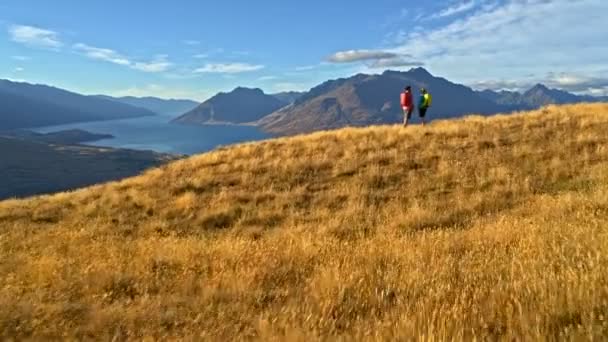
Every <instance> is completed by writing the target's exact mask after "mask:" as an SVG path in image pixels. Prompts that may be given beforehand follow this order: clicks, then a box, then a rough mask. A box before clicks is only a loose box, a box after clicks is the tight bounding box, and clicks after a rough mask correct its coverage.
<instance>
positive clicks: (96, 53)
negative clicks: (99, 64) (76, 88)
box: [73, 43, 131, 66]
mask: <svg viewBox="0 0 608 342" xmlns="http://www.w3.org/2000/svg"><path fill="white" fill-rule="evenodd" d="M73 48H74V49H75V50H76V51H78V52H81V53H83V54H84V55H85V56H87V57H89V58H91V59H96V60H100V61H104V62H110V63H114V64H118V65H127V66H130V65H131V61H130V60H129V59H127V58H126V57H123V56H122V55H120V54H119V53H118V52H116V51H114V50H111V49H104V48H98V47H94V46H89V45H86V44H82V43H78V44H74V46H73Z"/></svg>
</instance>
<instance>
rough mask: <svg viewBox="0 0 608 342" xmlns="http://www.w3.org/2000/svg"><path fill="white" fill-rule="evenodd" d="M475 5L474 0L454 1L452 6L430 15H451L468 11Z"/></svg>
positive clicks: (441, 16)
mask: <svg viewBox="0 0 608 342" xmlns="http://www.w3.org/2000/svg"><path fill="white" fill-rule="evenodd" d="M475 6H477V3H476V1H475V0H472V1H464V2H460V3H456V4H453V5H452V6H449V7H447V8H445V9H443V10H442V11H440V12H439V13H437V14H436V15H434V16H432V17H433V18H445V17H451V16H453V15H456V14H461V13H464V12H468V11H470V10H472V9H473V8H475Z"/></svg>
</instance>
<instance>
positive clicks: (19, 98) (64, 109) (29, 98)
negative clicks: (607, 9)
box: [0, 67, 608, 135]
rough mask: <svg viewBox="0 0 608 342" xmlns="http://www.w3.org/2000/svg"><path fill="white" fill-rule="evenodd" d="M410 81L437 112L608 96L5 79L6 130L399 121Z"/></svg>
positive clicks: (416, 72)
mask: <svg viewBox="0 0 608 342" xmlns="http://www.w3.org/2000/svg"><path fill="white" fill-rule="evenodd" d="M406 85H411V86H412V87H413V89H414V96H415V98H417V97H418V95H419V94H418V91H419V89H420V88H421V87H425V88H427V89H429V91H430V93H431V94H432V95H433V106H432V108H431V110H430V111H429V117H430V119H442V118H453V117H459V116H462V115H466V114H482V115H490V114H495V113H503V112H510V111H517V110H529V109H535V108H539V107H541V106H545V105H548V104H567V103H577V102H597V101H608V98H598V97H592V96H579V95H575V94H571V93H568V92H566V91H563V90H558V89H549V88H548V87H546V86H544V85H542V84H537V85H535V86H534V87H532V88H531V89H529V90H527V91H525V92H523V93H519V92H512V91H493V90H481V91H476V90H473V89H471V88H469V87H467V86H464V85H461V84H457V83H453V82H450V81H449V80H446V79H445V78H441V77H436V76H434V75H432V74H431V73H429V72H428V71H427V70H425V69H424V68H420V67H419V68H413V69H410V70H409V71H405V72H399V71H390V70H389V71H386V72H384V73H382V74H376V75H366V74H357V75H354V76H352V77H348V78H340V79H335V80H330V81H327V82H324V83H322V84H320V85H318V86H316V87H314V88H312V89H310V90H309V91H307V92H283V93H277V94H266V93H264V92H263V91H262V90H261V89H250V88H244V87H237V88H236V89H234V90H233V91H231V92H227V93H224V92H222V93H219V94H217V95H215V96H213V97H212V98H210V99H209V100H207V101H205V102H203V103H201V104H198V103H197V102H195V101H191V100H165V99H160V98H154V97H142V98H137V97H109V96H104V95H97V96H85V95H80V94H76V93H73V92H70V91H66V90H62V89H58V88H55V87H50V86H46V85H38V84H36V85H34V84H28V83H19V82H12V81H8V80H0V103H2V106H0V129H1V130H12V129H20V128H33V127H40V126H49V125H58V124H66V123H75V122H86V121H99V120H113V119H123V118H133V117H139V116H147V115H156V114H160V115H165V116H171V117H177V118H176V119H174V120H173V122H177V123H182V124H196V125H204V124H213V123H229V124H252V125H257V126H259V127H260V128H261V129H263V130H264V131H266V132H269V133H272V134H276V135H290V134H299V133H306V132H312V131H317V130H326V129H334V128H340V127H344V126H366V125H372V124H393V123H398V122H400V121H401V120H402V115H403V114H402V112H401V109H400V104H399V93H400V92H401V89H403V87H405V86H406Z"/></svg>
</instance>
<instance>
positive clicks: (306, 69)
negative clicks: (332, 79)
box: [296, 64, 320, 71]
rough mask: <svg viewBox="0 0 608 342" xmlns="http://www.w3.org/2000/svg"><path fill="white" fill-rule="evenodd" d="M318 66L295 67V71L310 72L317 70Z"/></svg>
mask: <svg viewBox="0 0 608 342" xmlns="http://www.w3.org/2000/svg"><path fill="white" fill-rule="evenodd" d="M319 66H320V65H319V64H315V65H303V66H299V67H296V71H310V70H314V69H316V68H318V67H319Z"/></svg>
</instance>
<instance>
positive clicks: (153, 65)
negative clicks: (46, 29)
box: [73, 43, 173, 73]
mask: <svg viewBox="0 0 608 342" xmlns="http://www.w3.org/2000/svg"><path fill="white" fill-rule="evenodd" d="M73 48H74V50H76V51H77V52H79V53H82V54H84V55H85V56H87V57H89V58H91V59H94V60H99V61H104V62H108V63H113V64H118V65H122V66H126V67H129V68H131V69H134V70H139V71H143V72H150V73H155V72H163V71H167V70H168V69H169V68H171V67H172V66H173V64H172V63H171V62H169V61H168V60H167V58H168V56H167V55H157V56H156V57H155V58H154V60H152V61H150V62H139V61H131V60H130V59H129V58H127V57H125V56H123V55H122V54H120V53H118V52H116V51H114V50H112V49H105V48H99V47H94V46H90V45H87V44H83V43H78V44H74V46H73Z"/></svg>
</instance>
